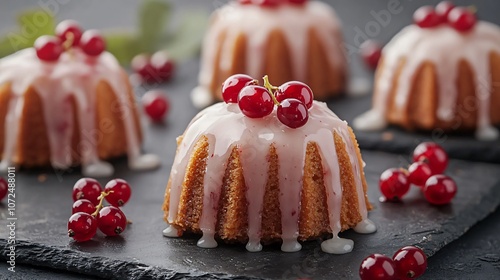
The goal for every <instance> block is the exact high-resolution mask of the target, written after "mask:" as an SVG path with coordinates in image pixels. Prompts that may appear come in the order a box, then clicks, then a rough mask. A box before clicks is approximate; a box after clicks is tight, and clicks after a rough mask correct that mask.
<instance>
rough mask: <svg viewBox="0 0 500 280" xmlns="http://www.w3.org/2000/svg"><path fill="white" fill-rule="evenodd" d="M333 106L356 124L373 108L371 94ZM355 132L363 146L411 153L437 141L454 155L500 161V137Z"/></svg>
mask: <svg viewBox="0 0 500 280" xmlns="http://www.w3.org/2000/svg"><path fill="white" fill-rule="evenodd" d="M329 105H330V108H332V110H334V112H335V113H337V115H339V116H340V117H341V118H343V119H345V120H347V121H348V122H349V123H350V124H352V121H353V120H354V118H355V117H357V116H359V115H360V114H362V113H364V112H366V111H368V110H369V109H370V108H371V95H370V94H368V95H366V96H362V97H350V98H342V99H340V98H339V99H336V100H333V101H331V102H330V103H329ZM354 132H355V134H356V137H357V138H358V141H359V145H360V146H361V148H362V149H370V150H382V151H387V152H391V153H404V154H410V153H411V152H412V151H413V149H415V147H416V146H417V145H418V144H419V143H421V142H424V141H433V142H436V143H439V144H440V145H442V146H443V147H444V149H445V150H446V151H447V152H448V154H449V155H450V157H454V158H457V159H465V160H473V161H483V162H492V163H500V139H498V140H495V141H477V140H476V139H475V138H474V135H472V134H457V133H455V134H451V133H444V132H442V131H437V130H436V131H434V132H415V131H413V132H411V131H406V130H403V129H401V128H399V127H395V126H390V127H388V128H387V129H385V130H382V131H376V132H365V131H357V130H354Z"/></svg>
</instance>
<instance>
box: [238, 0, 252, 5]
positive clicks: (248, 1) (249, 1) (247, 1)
mask: <svg viewBox="0 0 500 280" xmlns="http://www.w3.org/2000/svg"><path fill="white" fill-rule="evenodd" d="M238 3H240V4H242V5H248V4H252V0H238Z"/></svg>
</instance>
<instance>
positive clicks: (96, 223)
mask: <svg viewBox="0 0 500 280" xmlns="http://www.w3.org/2000/svg"><path fill="white" fill-rule="evenodd" d="M130 195H131V190H130V185H129V184H128V183H127V182H126V181H125V180H122V179H113V180H111V181H109V182H108V183H107V184H106V186H105V187H104V191H103V190H102V187H101V185H100V184H99V182H97V180H95V179H91V178H82V179H80V180H78V181H77V182H76V184H75V186H74V187H73V201H74V203H73V211H72V212H73V215H72V216H71V217H70V218H69V221H68V236H69V237H72V238H73V239H74V240H76V241H77V242H83V241H88V240H90V239H92V238H93V237H94V236H95V235H96V233H97V228H99V230H101V232H102V233H104V234H105V235H107V236H116V235H119V234H121V233H122V232H123V231H124V230H125V228H126V227H127V223H128V221H127V217H126V216H125V214H124V213H123V212H122V210H120V208H119V207H121V206H123V205H125V203H127V201H128V200H129V199H130ZM104 199H106V200H107V201H108V203H109V204H111V206H103V202H104Z"/></svg>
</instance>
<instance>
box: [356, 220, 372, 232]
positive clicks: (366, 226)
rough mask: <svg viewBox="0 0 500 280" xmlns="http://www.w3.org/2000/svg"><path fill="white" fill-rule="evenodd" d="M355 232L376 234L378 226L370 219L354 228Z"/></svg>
mask: <svg viewBox="0 0 500 280" xmlns="http://www.w3.org/2000/svg"><path fill="white" fill-rule="evenodd" d="M354 231H355V232H357V233H362V234H368V233H374V232H376V231H377V226H375V224H374V223H373V222H372V221H371V220H370V219H364V220H362V221H361V222H359V223H358V224H357V225H356V226H355V227H354Z"/></svg>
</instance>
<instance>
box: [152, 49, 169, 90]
mask: <svg viewBox="0 0 500 280" xmlns="http://www.w3.org/2000/svg"><path fill="white" fill-rule="evenodd" d="M150 63H151V66H152V67H153V68H154V69H155V73H156V75H157V77H158V81H159V82H166V81H168V80H170V78H172V75H173V74H174V70H175V63H174V61H173V60H172V59H171V58H170V57H169V56H168V54H167V53H166V52H164V51H159V52H156V53H154V54H153V55H152V56H151V62H150Z"/></svg>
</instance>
